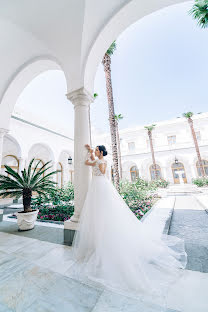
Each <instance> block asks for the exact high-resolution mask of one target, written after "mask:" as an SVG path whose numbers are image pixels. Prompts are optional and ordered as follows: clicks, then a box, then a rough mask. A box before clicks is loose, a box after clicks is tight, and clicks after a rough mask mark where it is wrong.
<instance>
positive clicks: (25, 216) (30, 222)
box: [16, 209, 39, 231]
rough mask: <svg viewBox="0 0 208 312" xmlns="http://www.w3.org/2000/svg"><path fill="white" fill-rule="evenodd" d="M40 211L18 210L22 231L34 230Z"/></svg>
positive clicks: (17, 214)
mask: <svg viewBox="0 0 208 312" xmlns="http://www.w3.org/2000/svg"><path fill="white" fill-rule="evenodd" d="M38 212H39V210H38V209H37V210H34V211H31V212H17V213H16V216H17V224H18V226H19V229H20V230H21V231H27V230H32V229H33V228H34V226H35V221H36V220H37V215H38Z"/></svg>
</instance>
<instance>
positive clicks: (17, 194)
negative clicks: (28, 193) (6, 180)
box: [0, 190, 22, 199]
mask: <svg viewBox="0 0 208 312" xmlns="http://www.w3.org/2000/svg"><path fill="white" fill-rule="evenodd" d="M0 196H1V197H2V198H6V197H15V198H16V199H18V198H20V197H21V196H22V191H15V190H12V191H4V192H0Z"/></svg>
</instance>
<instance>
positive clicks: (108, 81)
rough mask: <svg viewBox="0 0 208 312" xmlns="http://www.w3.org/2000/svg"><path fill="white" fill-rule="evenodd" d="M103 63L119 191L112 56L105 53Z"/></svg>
mask: <svg viewBox="0 0 208 312" xmlns="http://www.w3.org/2000/svg"><path fill="white" fill-rule="evenodd" d="M102 63H103V66H104V71H105V79H106V91H107V98H108V110H109V123H110V133H111V145H112V156H113V169H114V181H115V187H116V189H117V191H119V190H120V186H119V171H118V147H117V140H116V120H115V111H114V102H113V89H112V81H111V58H110V56H109V55H108V54H106V53H105V55H104V57H103V60H102Z"/></svg>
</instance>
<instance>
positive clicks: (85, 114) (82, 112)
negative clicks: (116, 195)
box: [64, 88, 93, 243]
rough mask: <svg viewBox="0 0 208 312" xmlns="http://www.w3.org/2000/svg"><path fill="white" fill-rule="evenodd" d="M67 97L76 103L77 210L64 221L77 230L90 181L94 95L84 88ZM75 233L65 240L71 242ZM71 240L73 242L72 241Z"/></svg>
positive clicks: (75, 189)
mask: <svg viewBox="0 0 208 312" xmlns="http://www.w3.org/2000/svg"><path fill="white" fill-rule="evenodd" d="M67 98H68V99H69V100H70V101H71V102H72V104H73V105H74V191H75V193H74V201H75V211H74V215H73V216H72V217H71V219H70V221H66V222H65V223H64V229H65V230H76V228H77V224H78V221H79V216H80V213H81V210H82V207H83V204H84V200H85V197H86V193H87V190H88V187H89V183H90V177H91V170H90V168H89V167H88V166H86V165H85V163H84V162H85V160H86V155H87V150H86V148H85V147H84V145H85V144H90V124H89V107H90V103H92V102H93V97H92V96H91V95H90V94H89V93H88V92H87V91H86V90H85V89H84V88H81V89H79V90H76V91H73V92H71V93H69V94H67ZM71 234H73V233H70V235H69V236H70V238H69V239H67V237H66V235H65V241H66V242H67V241H68V243H71V242H72V241H71V238H72V235H71ZM70 241H71V242H70Z"/></svg>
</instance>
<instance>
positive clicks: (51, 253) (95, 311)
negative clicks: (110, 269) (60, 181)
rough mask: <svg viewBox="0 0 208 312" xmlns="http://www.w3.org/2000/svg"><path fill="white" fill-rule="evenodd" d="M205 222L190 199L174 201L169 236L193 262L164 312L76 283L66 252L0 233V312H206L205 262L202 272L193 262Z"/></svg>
mask: <svg viewBox="0 0 208 312" xmlns="http://www.w3.org/2000/svg"><path fill="white" fill-rule="evenodd" d="M205 217H206V218H205ZM207 218H208V217H207V215H206V214H205V212H204V211H203V210H202V209H201V207H200V205H198V203H197V202H196V201H195V199H194V198H193V197H191V196H190V197H189V196H178V197H177V199H176V205H175V211H174V215H173V218H172V224H171V228H170V234H172V235H177V236H179V237H183V238H184V239H185V241H186V247H187V252H188V256H189V258H190V259H194V260H195V261H194V260H189V263H188V265H189V267H188V268H189V269H188V270H183V277H182V279H181V280H179V281H178V282H177V283H176V284H175V286H174V287H173V288H172V289H171V292H170V293H169V295H168V298H167V307H168V308H167V309H164V308H162V307H161V306H160V304H159V302H156V301H155V303H154V304H152V303H147V302H144V300H143V298H138V300H136V299H131V298H128V297H125V296H121V295H118V294H115V293H113V292H110V291H108V290H105V289H103V288H97V287H93V286H88V285H85V284H81V283H79V282H77V281H75V280H73V279H71V278H70V277H69V276H70V268H71V266H72V265H73V262H72V257H71V247H69V246H64V245H62V244H55V243H51V242H49V241H42V240H39V239H37V238H31V237H24V236H22V235H21V234H19V233H21V232H19V233H18V235H14V234H9V233H5V232H2V230H3V228H2V229H0V312H66V311H67V312H207V311H208V300H207V291H208V273H202V272H207V271H206V265H205V262H204V261H201V260H200V263H201V267H197V264H196V263H195V262H197V259H198V250H199V259H200V258H204V257H206V252H205V253H203V251H202V250H204V251H205V250H207V241H208V240H207V236H206V235H207V233H208V230H207V229H206V224H207V222H208V221H207ZM1 226H2V225H0V227H1ZM33 231H34V230H33ZM33 231H28V232H27V233H32V232H33ZM22 233H23V232H22ZM25 233H26V232H25ZM34 233H35V232H34ZM16 234H17V233H16ZM36 234H37V233H36ZM203 248H204V249H203ZM190 261H191V262H190ZM193 270H195V271H193ZM196 270H197V271H196ZM199 271H201V272H199ZM138 278H139V277H138Z"/></svg>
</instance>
